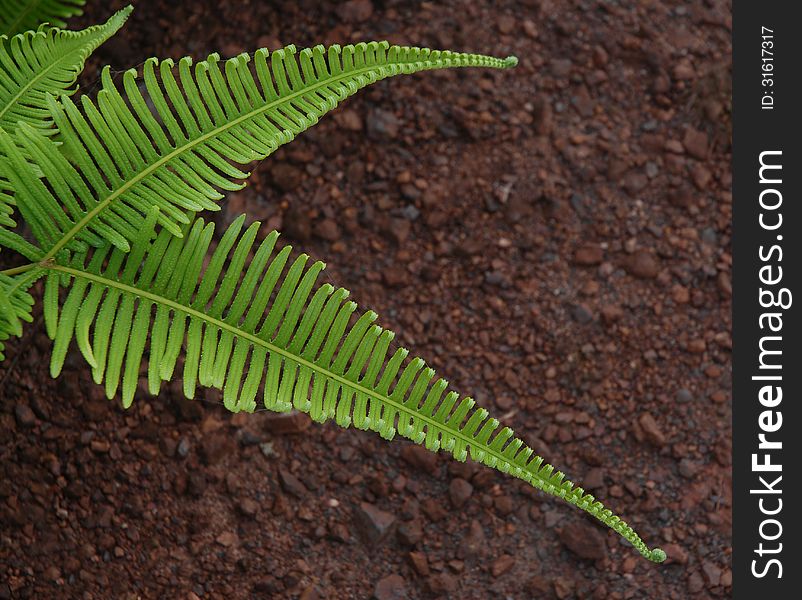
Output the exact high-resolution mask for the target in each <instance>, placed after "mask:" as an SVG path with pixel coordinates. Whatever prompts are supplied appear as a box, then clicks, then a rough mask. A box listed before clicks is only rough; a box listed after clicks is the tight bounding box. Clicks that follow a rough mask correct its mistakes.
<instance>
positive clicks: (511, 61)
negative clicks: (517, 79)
mask: <svg viewBox="0 0 802 600" xmlns="http://www.w3.org/2000/svg"><path fill="white" fill-rule="evenodd" d="M517 66H518V57H517V56H508V57H507V58H505V59H504V67H505V68H507V69H512V68H513V67H517Z"/></svg>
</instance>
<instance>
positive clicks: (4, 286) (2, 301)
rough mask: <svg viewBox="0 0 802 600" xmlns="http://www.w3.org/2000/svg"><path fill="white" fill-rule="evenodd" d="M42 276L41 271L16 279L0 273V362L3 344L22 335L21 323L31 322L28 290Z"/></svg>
mask: <svg viewBox="0 0 802 600" xmlns="http://www.w3.org/2000/svg"><path fill="white" fill-rule="evenodd" d="M42 274H43V271H42V270H41V269H35V270H33V271H28V272H26V273H24V274H22V275H19V276H17V277H9V276H8V275H3V274H2V273H0V361H3V360H4V359H5V354H4V353H3V351H4V349H5V346H4V345H3V342H4V341H5V340H7V339H8V338H9V337H11V336H12V335H14V336H17V337H19V336H21V335H22V322H23V321H25V322H28V323H30V322H32V321H33V317H32V316H31V310H32V309H33V298H32V297H31V295H30V294H29V293H28V288H30V287H31V285H33V283H34V282H35V281H36V280H37V279H38V278H39V277H40V276H41V275H42Z"/></svg>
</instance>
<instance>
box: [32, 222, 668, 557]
mask: <svg viewBox="0 0 802 600" xmlns="http://www.w3.org/2000/svg"><path fill="white" fill-rule="evenodd" d="M156 220H157V215H156V211H152V212H151V213H150V214H149V215H148V217H147V221H146V223H145V225H144V226H143V227H142V228H140V231H139V233H138V234H137V236H136V238H135V239H134V240H133V244H132V248H131V251H130V252H129V253H124V252H122V251H121V250H119V249H116V248H113V247H112V246H111V245H106V246H104V247H103V248H101V249H99V250H97V251H95V252H94V253H93V254H92V256H91V258H88V257H83V258H79V257H77V256H73V258H72V259H71V260H70V262H69V263H67V264H58V263H51V264H49V265H47V266H45V268H46V269H47V270H48V276H47V280H46V286H45V288H46V291H45V298H46V301H45V309H44V314H45V323H46V326H47V330H48V332H49V335H50V336H51V338H53V339H54V349H53V357H52V362H51V374H52V375H53V376H57V375H58V374H59V372H60V371H61V367H62V365H63V362H64V359H65V356H66V352H67V349H68V346H69V344H70V342H71V340H72V339H73V338H74V339H75V340H76V341H77V345H78V347H79V348H80V350H81V352H82V353H83V355H84V357H85V358H86V359H87V361H88V362H89V363H90V365H91V366H92V373H93V377H94V379H95V381H96V382H97V383H102V382H105V390H106V394H107V396H108V397H109V398H112V397H113V396H114V395H115V394H116V393H117V391H118V389H120V388H121V389H122V399H123V405H124V406H126V407H127V406H130V405H131V403H132V401H133V398H134V392H135V391H136V387H137V380H138V378H139V374H140V366H141V363H142V362H143V356H144V354H145V351H146V349H147V350H148V351H149V358H148V365H147V373H148V383H149V389H150V391H151V393H154V394H155V393H158V391H159V388H160V385H161V382H162V381H167V380H170V379H172V378H173V376H174V372H175V369H176V368H177V365H178V362H179V356H180V355H181V354H182V348H183V347H186V352H185V357H184V361H183V373H182V377H183V389H184V393H185V394H186V396H187V397H189V398H192V397H193V396H194V394H195V389H196V386H197V385H198V384H200V385H202V386H210V387H215V388H219V389H222V390H223V402H224V404H225V406H226V408H228V409H229V410H232V411H235V412H236V411H241V410H245V411H253V410H254V409H256V406H257V402H256V398H257V394H258V393H259V389H260V388H262V402H263V404H264V406H265V407H266V408H268V409H270V410H274V411H287V410H290V409H292V408H295V409H297V410H299V411H302V412H305V413H308V414H309V415H310V416H311V417H312V419H313V420H315V421H317V422H320V423H322V422H324V421H327V420H331V419H334V420H335V421H336V422H337V424H338V425H340V426H342V427H349V426H350V425H354V426H355V427H357V428H359V429H363V430H371V431H374V432H376V433H378V434H379V435H381V436H382V437H383V438H385V439H388V440H390V439H392V438H393V437H394V436H395V435H396V433H399V434H400V435H401V436H403V437H406V438H409V439H410V440H412V441H413V442H415V443H417V444H425V446H426V447H427V448H428V449H429V450H432V451H437V450H438V449H442V450H445V451H447V452H451V453H452V454H453V456H454V457H455V458H456V459H458V460H462V461H464V460H465V459H466V458H467V457H468V455H470V456H471V458H472V459H473V460H476V461H480V462H482V463H484V464H485V465H487V466H489V467H493V468H495V469H497V470H499V471H502V472H504V473H509V474H511V475H513V476H514V477H518V478H519V479H523V480H524V481H526V482H528V483H529V484H531V485H533V486H534V487H536V488H538V489H540V490H542V491H544V492H545V493H548V494H551V495H554V496H557V497H559V498H562V499H564V500H566V501H567V502H569V503H571V504H574V505H576V506H577V507H579V508H581V509H582V510H584V511H586V512H587V513H589V514H591V515H593V516H594V517H596V518H597V519H599V520H600V521H602V522H603V523H605V524H606V525H608V526H610V527H611V528H613V529H614V530H615V531H616V532H618V533H619V534H620V535H622V536H623V537H624V538H626V539H627V540H629V541H630V542H631V543H632V544H633V545H634V546H635V548H636V549H637V550H638V551H639V552H640V553H641V554H643V555H644V556H645V557H647V558H649V559H650V560H653V561H656V562H660V561H661V560H662V559H663V558H664V554H663V553H662V551H661V550H659V549H656V550H650V549H649V548H647V547H646V545H645V544H644V543H643V541H642V540H641V539H640V537H638V535H637V534H636V533H635V532H634V531H633V530H632V528H631V527H629V526H628V525H627V524H626V523H625V522H624V521H622V520H620V518H619V517H617V516H615V515H613V514H612V512H610V511H609V510H607V509H606V508H605V507H604V506H603V505H602V504H601V503H600V502H598V501H596V500H595V498H594V497H593V496H591V495H588V494H585V493H584V490H582V488H578V487H575V486H574V484H573V483H571V482H569V481H566V480H565V479H564V475H563V474H562V473H560V472H556V473H555V472H554V469H553V467H552V466H551V465H545V464H543V459H542V458H540V457H538V456H535V455H534V452H533V451H532V449H531V448H529V447H527V446H526V445H525V444H524V443H523V441H522V440H521V439H519V438H515V437H514V435H513V432H512V430H511V429H509V428H508V427H501V426H500V423H499V422H498V421H497V420H496V419H493V418H489V414H488V412H487V411H486V410H485V409H483V408H478V407H476V406H475V403H474V401H473V400H472V399H471V398H467V397H462V398H460V396H459V394H457V393H456V392H453V391H449V390H448V383H447V382H446V381H444V380H443V379H438V378H436V377H435V373H434V371H433V370H432V369H430V368H428V367H426V365H425V363H424V362H423V361H422V360H421V359H420V358H415V359H412V360H406V357H407V351H406V350H404V349H398V350H396V351H395V352H392V351H390V342H391V341H392V339H393V333H392V332H390V331H387V330H384V329H382V328H381V327H379V326H377V325H375V324H374V321H375V320H376V315H375V314H374V313H373V312H366V313H364V314H362V315H361V316H360V317H359V318H355V315H356V312H355V311H356V304H355V303H353V302H348V301H346V298H347V296H348V292H347V291H345V290H343V289H335V288H334V287H333V286H331V285H329V284H324V285H322V286H320V287H318V288H317V289H315V282H316V280H317V278H318V276H319V274H320V272H321V271H322V270H323V268H324V265H323V264H322V263H320V262H316V263H313V264H312V265H311V266H310V265H309V264H308V263H309V258H308V257H307V256H306V255H301V256H299V257H298V258H296V259H295V260H291V259H290V250H291V249H290V248H289V247H285V248H283V249H282V250H280V251H278V250H277V248H276V241H277V238H278V234H277V233H276V232H272V233H271V234H269V235H268V236H267V237H266V238H265V239H264V241H263V242H261V243H259V244H255V240H256V239H257V233H258V228H259V224H258V223H254V224H253V225H251V226H250V227H248V228H247V229H245V230H244V231H243V224H244V221H245V217H244V215H243V216H242V217H240V218H239V219H237V220H236V221H235V222H234V223H233V224H232V225H231V227H230V228H229V229H228V230H227V231H226V232H225V233H224V234H223V236H222V238H221V239H220V242H219V243H218V244H217V247H216V249H215V250H214V251H213V252H210V244H211V241H212V233H213V228H214V227H213V225H212V224H204V222H203V221H202V220H197V221H195V222H194V223H193V224H192V226H191V227H189V228H187V229H186V235H185V236H184V237H183V238H179V237H175V236H173V235H172V234H171V233H170V232H169V231H167V230H164V229H163V230H161V232H160V233H159V234H158V235H157V236H156V237H155V239H152V232H153V227H154V225H155V223H156ZM65 279H67V280H68V282H67V285H68V287H69V292H68V293H67V294H66V298H65V299H64V301H63V302H62V303H61V306H60V308H59V306H58V302H57V298H58V296H59V286H60V284H61V283H62V282H64V281H65ZM48 298H49V299H50V300H48ZM349 324H350V325H349Z"/></svg>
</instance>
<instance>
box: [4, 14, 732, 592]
mask: <svg viewBox="0 0 802 600" xmlns="http://www.w3.org/2000/svg"><path fill="white" fill-rule="evenodd" d="M107 4H108V5H111V6H107ZM122 4H123V3H122V2H119V1H116V0H115V1H113V2H109V3H106V2H99V1H94V2H91V1H90V8H89V10H88V14H87V15H86V16H85V17H83V18H82V19H81V21H80V24H89V23H92V22H96V21H99V20H103V19H105V18H106V16H107V15H108V14H109V13H110V11H111V8H112V7H119V6H121V5H122ZM688 4H689V3H685V2H618V1H613V2H592V1H590V0H577V1H573V2H559V1H556V0H553V1H548V0H543V1H540V0H530V1H528V2H519V3H515V2H474V1H468V0H463V1H461V2H457V3H450V6H449V7H444V6H437V5H436V4H435V3H432V2H398V1H391V0H387V1H384V2H382V1H379V0H377V1H376V2H374V3H373V4H371V2H370V1H369V0H352V1H350V2H347V3H345V5H343V6H342V8H341V9H339V11H338V10H335V9H331V8H326V9H321V8H320V7H319V6H318V3H316V2H311V1H308V0H300V1H298V2H296V3H294V4H293V3H290V2H257V1H249V0H228V1H220V0H202V1H201V0H197V1H192V2H189V1H175V2H164V1H162V0H158V1H149V2H145V1H140V2H138V6H137V8H136V11H135V12H134V15H133V16H132V18H131V20H130V22H129V23H128V24H127V26H126V27H125V28H124V30H123V31H122V33H121V34H119V36H118V37H117V38H115V39H114V40H112V41H111V42H109V43H108V44H107V45H106V46H104V47H103V48H101V49H100V50H99V51H98V52H97V55H96V58H94V59H93V60H92V61H91V62H90V65H89V67H88V70H87V72H86V74H85V76H84V78H83V84H84V89H91V87H92V83H93V82H94V81H97V78H98V74H99V71H98V67H99V65H100V64H101V62H103V63H106V62H109V63H111V64H112V65H114V67H115V68H117V69H123V68H126V67H129V66H134V65H137V64H139V63H141V62H142V61H143V60H144V59H145V58H147V57H149V56H152V55H156V56H161V57H165V56H172V57H180V56H182V55H184V54H192V55H194V56H196V57H204V56H205V55H206V54H207V53H209V52H211V51H213V50H218V49H219V50H221V51H222V52H221V53H222V54H223V55H233V54H236V53H239V52H241V51H244V50H253V49H254V48H256V47H259V46H269V47H275V46H276V45H277V44H279V43H282V44H284V43H290V42H293V43H296V44H297V45H299V46H303V45H311V44H314V43H318V42H324V43H331V42H340V43H346V42H349V41H357V40H362V39H376V38H378V39H389V40H390V41H392V42H399V43H409V44H415V45H422V46H433V47H446V48H454V49H459V50H470V51H478V52H487V53H492V54H496V55H500V56H506V55H508V54H515V55H517V56H519V57H520V59H521V63H520V66H519V67H518V68H517V69H515V70H513V71H505V72H488V71H480V70H471V71H459V72H440V73H424V74H421V75H417V76H414V77H411V78H402V79H394V80H390V81H384V82H381V83H379V84H378V85H376V86H374V87H372V88H371V89H369V90H367V91H365V92H363V93H362V94H361V95H360V96H358V97H357V98H355V99H352V100H350V101H348V103H347V105H346V106H344V107H342V108H340V109H338V111H337V113H336V114H333V115H330V116H329V117H327V118H325V119H324V120H323V121H322V122H321V123H320V124H319V125H318V126H317V127H316V128H315V129H314V130H312V131H310V132H308V133H307V134H305V135H304V136H302V137H301V138H300V139H298V140H297V141H296V142H294V143H293V144H291V145H290V146H288V147H286V148H283V149H281V150H280V151H279V152H277V153H276V154H275V155H274V156H273V157H271V158H270V159H269V160H268V161H266V163H265V164H264V165H262V166H260V167H259V169H258V170H257V172H256V175H255V176H254V178H253V180H252V185H251V186H250V187H248V188H246V189H245V190H244V191H243V192H241V193H239V194H236V195H234V196H232V197H231V198H230V199H228V201H227V203H226V204H225V205H224V210H223V211H222V213H221V214H220V216H219V218H218V220H219V221H221V222H225V221H230V220H231V219H232V218H234V217H235V216H236V215H237V214H239V213H240V212H243V211H247V212H248V213H249V214H250V215H253V217H255V218H259V219H261V220H262V221H264V222H266V223H268V224H269V225H270V226H271V227H275V228H278V229H281V230H283V231H284V232H285V236H284V239H285V241H288V242H292V243H294V244H295V245H296V246H298V247H299V248H302V249H303V250H304V251H306V252H309V253H311V254H312V255H313V256H315V257H320V258H324V259H326V260H327V261H328V263H329V268H328V270H327V271H326V273H327V275H326V277H328V278H329V279H330V280H331V281H333V282H336V283H337V284H340V285H343V286H345V287H347V288H348V289H350V290H351V291H352V292H353V296H354V298H355V299H356V300H358V301H359V302H360V304H361V305H362V306H365V307H371V308H373V309H374V310H376V311H377V312H379V313H380V314H381V315H382V323H383V324H384V325H385V326H387V327H390V328H391V329H394V330H396V331H397V332H398V333H399V335H398V337H397V339H398V340H399V341H400V343H401V344H403V345H405V346H407V347H411V348H413V349H414V351H416V352H418V353H420V355H421V356H423V357H425V358H427V359H428V360H429V361H430V362H431V363H432V365H433V366H435V367H436V368H437V369H438V370H439V372H441V373H442V374H444V375H445V376H447V377H448V378H449V379H450V380H451V381H452V382H453V383H454V384H455V387H456V388H457V389H460V390H464V391H465V392H467V393H471V394H474V395H475V397H476V398H477V399H479V401H480V402H481V403H482V404H484V405H485V406H486V407H488V408H489V409H492V410H493V412H494V413H495V414H496V415H499V416H503V420H504V422H505V423H507V424H510V425H511V426H513V427H514V428H515V429H516V431H517V432H518V433H520V434H521V435H522V436H523V437H524V438H525V439H526V440H527V441H528V442H529V443H531V444H532V445H533V446H534V447H535V449H536V450H537V451H538V452H540V453H542V454H543V455H544V456H545V457H546V458H547V460H550V461H552V462H553V463H554V464H555V465H557V466H558V467H560V468H562V469H564V470H565V471H566V472H567V473H568V474H569V476H570V477H571V478H573V479H575V480H577V481H578V482H580V483H583V484H584V485H585V486H586V487H587V488H589V489H590V490H592V491H593V493H595V494H596V495H597V496H598V497H600V498H602V499H604V500H605V501H606V502H608V503H609V505H610V506H611V507H612V508H613V509H614V510H616V511H617V512H618V513H620V514H621V515H623V516H624V518H626V519H627V520H628V521H629V522H630V523H631V524H632V525H633V526H634V527H635V528H636V529H637V530H638V531H639V532H640V533H641V534H642V535H643V537H644V539H645V540H646V541H647V543H649V544H650V545H660V546H662V547H663V548H665V549H666V550H667V552H668V554H669V561H667V562H666V563H665V564H664V565H662V566H656V565H653V564H651V563H649V562H647V561H645V560H643V559H641V558H640V557H639V556H638V555H637V554H636V553H634V552H633V551H632V549H631V548H628V547H626V545H625V544H624V543H622V542H620V541H619V538H618V537H617V536H615V535H614V534H613V533H611V532H608V531H607V530H605V529H602V528H599V527H597V526H596V525H594V524H592V523H591V522H590V521H589V520H587V519H586V518H584V517H583V514H582V513H580V512H579V511H577V510H576V509H573V508H571V507H569V506H567V505H564V504H563V503H561V502H558V501H556V500H553V499H549V498H546V497H543V496H542V495H539V494H537V493H532V492H530V491H529V490H528V489H527V488H526V486H525V485H523V484H522V483H521V482H518V481H517V480H513V479H511V478H509V477H506V476H503V475H500V474H498V473H495V472H493V471H491V470H489V469H487V468H484V467H476V466H475V465H473V464H470V463H469V464H466V465H463V464H459V463H456V462H455V461H453V460H451V459H449V458H447V457H445V456H433V455H430V454H428V453H426V452H424V451H422V450H419V449H418V448H416V447H413V446H411V445H410V444H408V443H407V442H405V441H401V440H399V441H398V442H394V443H392V444H388V443H386V442H384V441H383V440H381V439H379V438H378V437H376V436H374V435H372V434H368V433H361V432H356V431H351V430H349V431H345V430H341V429H339V428H337V427H336V426H335V425H332V424H329V425H326V426H323V427H320V426H317V425H310V424H309V421H308V420H307V419H306V417H303V416H291V417H277V416H274V415H272V414H270V413H265V412H260V413H258V414H256V415H238V416H231V415H230V414H228V413H226V412H225V411H224V409H222V408H221V406H220V403H219V400H218V396H217V394H215V393H207V394H206V395H205V398H204V399H202V400H196V401H192V402H189V401H185V400H182V399H181V397H180V394H179V390H178V386H176V387H175V390H174V391H167V392H165V393H163V394H162V396H161V397H159V398H157V399H153V398H149V397H147V395H146V394H142V395H141V397H140V398H139V400H138V401H137V402H136V403H135V405H134V407H133V408H132V409H130V410H128V411H123V410H122V409H121V408H119V407H118V406H117V405H116V404H115V403H113V402H109V401H106V400H105V398H104V397H103V394H102V392H101V390H100V389H99V388H98V387H96V386H94V385H93V384H92V382H91V379H90V375H89V370H88V369H87V367H86V366H85V364H84V362H83V359H82V358H81V357H80V355H79V354H78V353H77V352H74V353H73V354H72V355H71V356H70V358H69V359H68V362H67V366H66V368H65V373H64V375H63V377H62V378H61V379H60V380H58V381H53V380H51V379H50V377H49V375H48V369H47V364H48V361H49V342H48V340H47V339H46V336H45V333H44V328H43V326H42V323H41V320H38V321H37V323H36V324H35V325H33V326H30V327H28V328H27V330H26V333H25V336H24V338H23V339H21V340H17V341H15V342H13V343H12V344H10V347H9V350H8V355H9V358H8V359H7V360H6V361H5V363H3V365H2V367H0V395H2V403H1V404H0V405H1V406H2V412H1V413H0V419H1V420H2V426H0V437H1V439H0V460H1V461H2V478H0V522H2V545H0V598H8V597H14V598H139V597H141V598H180V599H196V598H231V599H233V598H303V599H304V600H312V599H315V598H370V597H372V596H374V595H375V596H376V597H377V598H379V599H380V600H387V599H391V598H396V599H400V598H411V599H417V598H432V597H436V596H446V597H452V598H477V599H484V598H489V597H497V598H515V599H519V598H560V599H568V598H578V599H584V598H593V599H596V600H603V599H609V600H620V599H625V598H644V597H650V598H660V599H664V598H666V599H686V598H693V599H697V598H698V599H701V598H712V597H721V596H727V595H729V593H730V591H731V582H732V572H731V570H730V556H731V493H730V485H731V470H730V438H731V435H730V434H731V430H730V417H731V404H730V402H731V387H730V376H731V368H730V365H731V362H730V356H731V354H730V351H731V336H730V329H731V321H730V307H731V302H730V294H731V284H730V266H731V252H730V235H731V230H730V220H731V207H732V204H731V201H732V198H731V192H730V187H731V172H730V140H731V131H730V123H731V121H730V100H729V98H730V87H729V81H730V29H731V20H730V16H729V15H730V3H729V2H725V1H717V0H708V1H705V2H695V3H692V4H693V5H692V6H688ZM76 24H78V23H76Z"/></svg>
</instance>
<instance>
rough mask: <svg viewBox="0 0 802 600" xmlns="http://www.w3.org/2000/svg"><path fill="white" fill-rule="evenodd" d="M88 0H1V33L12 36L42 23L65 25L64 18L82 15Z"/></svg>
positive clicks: (55, 25)
mask: <svg viewBox="0 0 802 600" xmlns="http://www.w3.org/2000/svg"><path fill="white" fill-rule="evenodd" d="M84 4H86V0H0V35H6V36H9V37H10V36H12V35H16V34H17V33H20V32H24V31H28V30H30V29H36V28H37V27H39V25H41V24H42V23H48V24H50V25H51V26H53V27H65V26H66V25H67V23H65V22H64V19H69V18H70V17H74V16H77V15H80V14H81V13H82V12H83V11H82V10H81V7H82V6H83V5H84Z"/></svg>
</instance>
